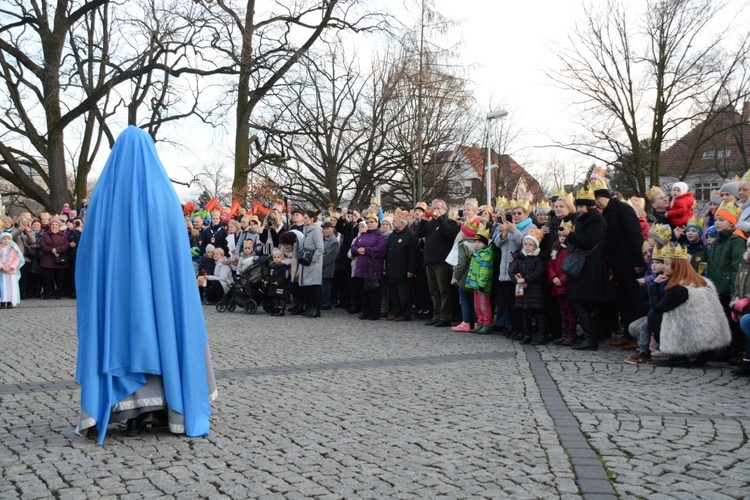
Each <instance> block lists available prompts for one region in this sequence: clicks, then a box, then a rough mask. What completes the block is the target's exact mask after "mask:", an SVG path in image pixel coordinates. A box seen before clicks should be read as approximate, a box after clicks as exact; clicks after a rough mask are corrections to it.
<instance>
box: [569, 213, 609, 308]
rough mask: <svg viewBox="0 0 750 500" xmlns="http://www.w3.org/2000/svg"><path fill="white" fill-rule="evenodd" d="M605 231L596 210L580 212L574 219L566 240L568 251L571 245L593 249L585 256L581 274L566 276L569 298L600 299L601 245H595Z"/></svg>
mask: <svg viewBox="0 0 750 500" xmlns="http://www.w3.org/2000/svg"><path fill="white" fill-rule="evenodd" d="M606 232H607V223H606V222H605V221H604V217H602V215H601V214H600V213H599V212H597V211H596V210H592V211H590V212H586V213H585V214H581V216H580V217H578V219H577V220H576V225H575V231H573V232H572V233H570V234H569V235H568V238H567V240H566V242H567V244H568V252H570V246H571V245H573V246H575V247H576V248H578V249H580V250H583V251H586V252H588V251H591V250H592V249H593V251H592V252H591V253H590V254H588V255H587V256H586V262H585V263H584V264H583V271H582V272H581V275H580V276H578V277H577V278H573V277H570V276H569V277H568V291H567V295H566V296H567V298H568V299H569V300H594V301H599V300H601V298H602V296H603V294H604V269H603V265H602V245H599V246H598V247H597V246H596V245H598V244H599V243H601V242H602V241H603V240H604V235H605V234H606Z"/></svg>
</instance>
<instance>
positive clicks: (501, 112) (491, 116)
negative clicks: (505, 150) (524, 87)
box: [485, 109, 508, 206]
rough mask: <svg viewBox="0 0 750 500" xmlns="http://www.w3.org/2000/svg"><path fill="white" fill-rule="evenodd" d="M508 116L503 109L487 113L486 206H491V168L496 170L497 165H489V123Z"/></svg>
mask: <svg viewBox="0 0 750 500" xmlns="http://www.w3.org/2000/svg"><path fill="white" fill-rule="evenodd" d="M507 115H508V112H507V111H506V110H504V109H496V110H495V111H492V112H490V113H487V174H486V176H485V181H486V182H487V204H488V205H490V206H492V167H493V166H494V167H495V168H497V165H490V155H491V153H490V122H492V120H494V119H495V118H504V117H505V116H507Z"/></svg>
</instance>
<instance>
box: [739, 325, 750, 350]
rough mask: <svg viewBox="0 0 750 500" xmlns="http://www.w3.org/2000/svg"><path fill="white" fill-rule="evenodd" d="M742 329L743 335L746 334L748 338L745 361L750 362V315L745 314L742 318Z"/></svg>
mask: <svg viewBox="0 0 750 500" xmlns="http://www.w3.org/2000/svg"><path fill="white" fill-rule="evenodd" d="M740 329H742V333H744V334H745V337H746V338H747V342H745V355H744V356H743V359H747V360H750V347H749V346H750V314H744V315H743V316H742V318H740Z"/></svg>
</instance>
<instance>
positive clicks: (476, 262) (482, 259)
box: [465, 246, 495, 295]
mask: <svg viewBox="0 0 750 500" xmlns="http://www.w3.org/2000/svg"><path fill="white" fill-rule="evenodd" d="M494 259H495V250H494V249H493V248H492V247H490V246H486V247H484V248H482V249H480V250H474V253H472V255H471V263H469V271H468V272H467V273H466V281H465V288H466V290H479V291H481V292H482V293H484V294H485V295H490V294H491V293H492V261H493V260H494Z"/></svg>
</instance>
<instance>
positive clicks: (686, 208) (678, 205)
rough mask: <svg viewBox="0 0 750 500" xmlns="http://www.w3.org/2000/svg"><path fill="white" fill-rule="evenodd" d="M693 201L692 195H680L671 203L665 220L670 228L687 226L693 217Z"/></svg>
mask: <svg viewBox="0 0 750 500" xmlns="http://www.w3.org/2000/svg"><path fill="white" fill-rule="evenodd" d="M694 205H695V199H693V193H685V194H681V195H680V196H678V197H677V198H675V199H674V200H673V201H672V206H671V207H670V208H669V210H667V218H668V219H669V224H670V225H671V226H672V227H678V226H685V225H687V223H688V221H689V220H690V218H691V217H692V216H693V206H694Z"/></svg>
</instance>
